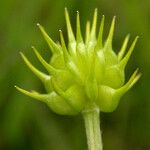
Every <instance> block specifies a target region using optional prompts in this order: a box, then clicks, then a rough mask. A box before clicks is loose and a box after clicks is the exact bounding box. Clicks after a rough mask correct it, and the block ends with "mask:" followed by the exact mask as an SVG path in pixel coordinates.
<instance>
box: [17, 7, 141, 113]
mask: <svg viewBox="0 0 150 150" xmlns="http://www.w3.org/2000/svg"><path fill="white" fill-rule="evenodd" d="M65 17H66V24H67V31H68V46H66V44H65V41H64V38H63V33H62V31H61V30H60V31H59V32H60V43H61V44H58V43H55V42H54V41H53V40H52V39H51V38H50V37H49V36H48V34H47V33H46V32H45V30H44V28H43V27H42V26H41V25H39V24H37V25H38V27H39V29H40V31H41V33H42V34H43V36H44V38H45V40H46V42H47V43H48V45H49V47H50V49H51V51H52V58H51V61H50V63H48V62H46V61H45V60H44V59H43V57H42V56H41V55H40V54H39V52H38V51H37V50H36V49H35V48H34V47H32V49H33V51H34V53H35V55H36V56H37V58H38V60H39V61H40V62H41V63H42V65H43V66H44V67H45V68H46V69H47V72H48V74H45V73H43V72H41V71H39V70H38V69H36V68H35V67H34V66H33V65H32V64H31V63H30V62H29V60H28V59H27V58H26V57H25V56H24V54H22V53H21V56H22V58H23V60H24V61H25V63H26V65H27V66H28V67H29V68H30V69H31V71H32V72H33V73H34V74H35V75H36V76H37V77H38V78H39V79H40V80H41V81H42V83H43V85H44V86H45V89H46V94H39V93H37V92H28V91H26V90H23V89H21V88H19V87H16V88H17V89H18V90H19V91H20V92H22V93H24V94H26V95H28V96H30V97H33V98H35V99H37V100H40V101H43V102H45V103H46V104H47V105H48V106H49V107H50V108H51V109H52V110H53V111H54V112H56V113H58V114H62V115H75V114H78V113H80V112H82V111H86V110H87V109H88V108H90V105H91V107H92V106H96V107H97V108H99V109H100V110H101V111H102V112H112V111H114V110H115V109H116V107H117V106H118V103H119V101H120V98H121V97H122V96H123V95H124V94H125V93H126V92H127V91H128V90H129V89H130V88H131V87H132V86H133V85H134V84H135V83H136V82H137V80H138V79H139V78H140V74H138V71H137V70H136V71H135V72H134V73H133V75H132V76H131V78H130V79H129V81H128V82H127V83H125V84H124V82H125V71H124V70H125V67H126V64H127V62H128V60H129V58H130V56H131V53H132V51H133V49H134V47H135V44H136V41H137V39H138V37H136V38H135V40H134V41H133V43H132V45H131V46H130V48H129V50H128V52H127V53H126V54H125V50H126V48H127V43H128V40H129V36H127V37H126V38H125V40H124V42H123V45H122V47H121V50H120V52H119V54H116V53H115V52H114V51H113V50H112V39H113V32H114V26H115V17H114V18H113V20H112V23H111V27H110V31H109V34H108V37H107V39H106V41H105V43H103V41H102V37H103V28H104V16H103V17H102V20H101V23H100V28H99V34H98V36H96V24H97V9H95V12H94V17H93V22H92V27H91V28H90V23H89V22H87V25H86V34H85V40H83V37H82V34H81V29H80V19H79V12H77V20H76V37H75V36H74V33H73V31H72V27H71V23H70V19H69V14H68V12H67V9H65Z"/></svg>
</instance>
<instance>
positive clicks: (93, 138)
mask: <svg viewBox="0 0 150 150" xmlns="http://www.w3.org/2000/svg"><path fill="white" fill-rule="evenodd" d="M99 114H100V111H99V109H93V110H90V111H84V112H83V118H84V122H85V128H86V136H87V143H88V149H89V150H102V147H103V146H102V137H101V131H100V121H99V120H100V117H99Z"/></svg>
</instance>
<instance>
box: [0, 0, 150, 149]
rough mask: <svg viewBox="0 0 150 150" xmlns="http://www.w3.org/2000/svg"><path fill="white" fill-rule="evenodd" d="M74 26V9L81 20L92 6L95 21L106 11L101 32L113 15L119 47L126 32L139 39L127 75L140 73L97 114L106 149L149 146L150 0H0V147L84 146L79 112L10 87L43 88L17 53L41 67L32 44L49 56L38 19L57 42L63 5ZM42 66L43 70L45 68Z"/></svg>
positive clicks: (89, 15)
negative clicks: (64, 112)
mask: <svg viewBox="0 0 150 150" xmlns="http://www.w3.org/2000/svg"><path fill="white" fill-rule="evenodd" d="M65 6H66V7H67V8H68V10H69V12H70V16H71V20H72V24H73V27H74V29H75V15H76V10H79V11H80V15H81V24H82V29H83V33H84V29H85V22H86V20H87V19H90V20H91V19H92V16H93V11H94V8H96V7H97V8H98V10H99V21H100V19H101V16H102V15H103V14H104V15H105V17H106V22H105V36H104V38H106V35H107V33H108V28H109V25H110V22H111V19H112V17H113V16H114V15H116V16H117V20H116V30H115V36H114V41H113V47H114V49H115V51H116V52H117V51H118V50H119V48H120V47H121V44H122V42H123V39H124V37H125V35H127V34H128V33H131V39H130V44H131V42H132V41H133V39H134V37H135V36H136V35H139V36H140V39H139V41H138V43H137V45H136V48H135V51H134V53H133V55H132V57H131V59H130V62H129V64H128V66H127V68H128V69H127V71H126V74H127V79H128V78H129V76H130V75H131V73H132V72H133V71H134V69H135V68H137V67H139V68H140V71H141V72H142V74H143V75H142V78H141V79H140V81H139V82H138V83H137V84H136V86H135V87H134V88H133V89H132V90H131V91H129V92H128V93H127V94H126V95H125V96H124V97H123V98H122V100H121V102H120V105H119V107H118V108H117V110H116V111H115V112H113V113H109V114H104V113H102V114H101V130H102V132H103V142H104V150H149V149H150V92H149V90H150V88H149V84H150V1H149V0H143V1H141V0H91V1H90V0H55V1H54V0H26V1H21V0H5V1H2V0H1V1H0V150H20V149H21V150H86V149H87V146H86V137H85V130H84V125H83V120H82V117H81V116H76V117H68V116H58V115H56V114H54V113H52V112H51V110H49V108H48V107H47V106H46V105H45V104H43V103H40V102H37V101H34V100H32V99H31V98H29V97H26V96H24V95H22V94H20V93H19V92H18V91H16V89H15V88H14V85H16V84H17V85H19V86H21V87H24V88H26V89H36V90H38V91H43V92H44V89H43V86H42V84H41V82H40V81H39V80H38V79H37V78H36V77H35V76H34V75H33V74H32V73H31V71H30V70H29V69H28V68H27V67H26V66H25V64H24V63H23V61H22V60H21V58H20V56H19V51H23V52H24V53H25V54H26V55H27V56H28V58H29V59H30V60H31V62H33V64H36V66H37V67H39V68H41V69H42V70H43V68H42V67H41V65H40V64H39V63H38V61H37V60H36V59H35V56H34V55H33V53H32V51H31V46H32V45H35V46H36V47H37V49H39V50H40V52H41V53H42V55H43V56H44V57H45V58H46V59H47V60H48V59H49V57H50V55H51V54H50V51H49V50H48V46H47V45H46V42H45V41H44V39H43V37H42V36H41V34H40V32H39V30H38V28H37V27H36V23H38V22H39V23H40V24H42V25H43V26H44V27H45V28H46V30H47V32H48V33H49V35H50V36H51V37H52V38H53V39H54V40H55V41H57V40H58V39H59V33H58V29H62V30H63V31H64V32H65V33H66V27H65V18H64V7H65ZM43 71H45V70H43Z"/></svg>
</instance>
